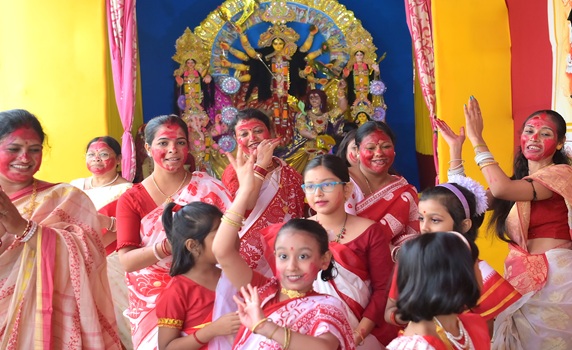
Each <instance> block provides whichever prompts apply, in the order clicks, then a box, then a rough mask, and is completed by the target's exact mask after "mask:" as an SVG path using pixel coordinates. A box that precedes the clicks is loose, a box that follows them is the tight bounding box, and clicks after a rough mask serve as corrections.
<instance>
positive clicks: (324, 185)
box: [304, 154, 398, 350]
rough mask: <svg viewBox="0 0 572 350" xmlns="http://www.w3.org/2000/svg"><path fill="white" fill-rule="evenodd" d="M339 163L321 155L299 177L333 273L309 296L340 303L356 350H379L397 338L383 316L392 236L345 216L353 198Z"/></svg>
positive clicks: (374, 224) (371, 223)
mask: <svg viewBox="0 0 572 350" xmlns="http://www.w3.org/2000/svg"><path fill="white" fill-rule="evenodd" d="M349 180H350V176H349V173H348V168H347V167H346V166H345V164H344V161H343V160H342V159H341V158H338V157H336V156H334V155H330V154H326V155H323V156H318V157H316V158H314V159H313V160H311V161H310V162H309V163H308V165H307V166H306V170H305V171H304V190H305V191H306V199H307V200H308V204H309V205H310V207H311V208H312V209H313V210H314V211H316V213H317V214H316V215H314V216H312V217H310V218H309V219H310V220H315V221H317V222H319V223H320V224H321V225H322V226H323V227H324V228H325V229H326V231H328V234H329V236H330V237H329V239H330V251H331V252H332V254H333V257H334V261H335V269H336V270H337V273H336V274H335V277H334V278H333V279H331V280H328V281H324V280H322V279H321V278H317V279H316V281H314V290H315V291H317V292H320V293H324V294H329V295H332V296H335V297H337V298H339V299H340V300H342V301H343V302H344V305H345V306H346V309H347V311H348V315H349V317H348V319H349V321H350V325H351V326H352V329H353V331H354V340H355V343H356V344H357V345H358V349H360V348H362V349H371V350H373V349H383V346H384V345H387V344H389V342H390V341H391V340H392V339H393V338H395V337H396V336H397V331H398V328H397V327H395V326H392V325H390V324H387V323H386V322H385V320H384V319H383V311H384V310H385V303H386V300H387V293H388V285H389V281H390V277H391V271H392V270H393V261H392V260H391V253H390V250H389V239H390V237H391V234H390V232H389V230H387V229H385V228H384V227H383V226H382V225H381V224H380V223H379V222H376V221H373V220H369V219H365V218H361V217H358V216H355V215H349V214H347V213H346V212H345V210H344V202H345V199H346V198H347V197H348V196H350V195H351V193H352V185H351V183H350V182H349Z"/></svg>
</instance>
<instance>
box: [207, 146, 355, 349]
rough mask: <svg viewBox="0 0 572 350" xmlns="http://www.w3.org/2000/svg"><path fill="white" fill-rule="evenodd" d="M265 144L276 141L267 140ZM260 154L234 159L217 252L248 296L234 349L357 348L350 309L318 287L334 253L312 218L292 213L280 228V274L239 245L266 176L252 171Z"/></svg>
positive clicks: (224, 267) (277, 246) (277, 254)
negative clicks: (233, 184)
mask: <svg viewBox="0 0 572 350" xmlns="http://www.w3.org/2000/svg"><path fill="white" fill-rule="evenodd" d="M260 146H261V147H263V148H264V147H271V145H269V144H268V141H262V142H261V145H260ZM254 156H255V154H254V155H251V157H250V158H249V159H248V160H246V159H245V158H244V157H243V154H242V151H241V150H240V149H239V150H238V155H237V159H236V160H234V158H233V157H232V156H231V155H229V159H230V160H231V163H232V164H233V166H234V168H235V169H236V170H237V174H238V179H239V181H240V190H239V191H238V194H237V196H236V198H235V200H234V201H233V203H232V205H231V206H230V208H229V209H228V210H227V211H226V212H225V214H224V215H223V216H222V218H221V224H220V226H219V229H218V231H217V234H216V236H215V239H214V242H213V253H214V255H215V257H216V259H217V261H218V262H219V264H220V266H221V268H222V270H223V272H224V274H225V275H226V276H227V277H228V279H229V280H230V281H231V282H232V284H233V285H234V286H235V287H236V288H240V290H241V294H242V296H243V297H244V302H242V301H241V300H239V299H238V298H236V296H235V297H234V299H235V301H236V302H237V304H238V312H239V316H240V319H241V322H242V324H243V327H241V330H239V333H238V336H237V340H236V342H235V344H234V349H252V350H254V349H276V348H279V347H281V348H283V349H288V348H290V346H291V348H292V349H316V350H318V349H344V350H345V349H355V345H354V341H353V338H352V335H351V334H352V331H351V328H350V326H349V324H348V321H347V318H346V312H345V309H344V306H343V305H342V303H341V301H340V300H338V299H337V298H334V297H331V296H327V295H322V294H318V293H316V292H314V291H313V289H312V283H313V281H314V279H315V278H316V277H317V275H318V272H319V271H323V272H322V278H327V277H328V276H329V277H331V274H330V275H329V274H328V273H331V269H332V265H331V253H330V252H329V249H328V237H327V232H326V231H325V230H324V228H323V227H322V226H321V225H319V224H318V223H317V222H315V221H313V220H306V219H291V220H290V221H288V223H286V224H285V225H284V226H283V227H282V228H281V229H280V231H279V232H278V234H277V238H276V243H275V245H274V248H275V251H276V252H275V264H276V276H277V277H272V278H267V277H264V276H263V275H261V274H259V273H257V272H255V271H253V270H252V269H251V268H250V267H249V266H248V264H247V263H246V262H245V261H244V260H243V258H242V257H241V255H240V253H239V251H238V250H237V245H236V243H237V232H238V230H239V229H240V227H241V226H242V220H243V219H244V213H245V212H246V208H247V204H248V202H249V201H250V200H251V199H252V197H253V198H256V196H257V193H256V192H255V191H254V189H256V188H257V187H258V186H259V185H256V184H255V182H256V181H262V180H261V179H259V178H258V177H257V176H256V177H255V173H254V171H253V166H254V162H255V159H254V158H255V157H254Z"/></svg>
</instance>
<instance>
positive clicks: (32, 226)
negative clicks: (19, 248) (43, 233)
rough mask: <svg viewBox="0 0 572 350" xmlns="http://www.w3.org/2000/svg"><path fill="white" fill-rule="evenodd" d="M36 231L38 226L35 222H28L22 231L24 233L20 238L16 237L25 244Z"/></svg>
mask: <svg viewBox="0 0 572 350" xmlns="http://www.w3.org/2000/svg"><path fill="white" fill-rule="evenodd" d="M37 230H38V224H37V223H36V222H35V221H32V220H28V224H27V225H26V228H25V229H24V232H23V233H22V235H21V236H19V237H18V240H19V241H20V242H22V243H26V242H28V241H29V240H30V238H32V237H33V236H34V234H35V233H36V231H37Z"/></svg>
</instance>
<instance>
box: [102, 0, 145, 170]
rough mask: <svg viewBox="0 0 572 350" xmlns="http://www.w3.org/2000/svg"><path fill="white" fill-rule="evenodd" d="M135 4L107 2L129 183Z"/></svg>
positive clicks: (124, 167) (124, 165)
mask: <svg viewBox="0 0 572 350" xmlns="http://www.w3.org/2000/svg"><path fill="white" fill-rule="evenodd" d="M135 1H136V0H106V11H107V32H108V34H109V51H110V53H111V68H112V72H113V86H114V88H115V101H116V103H117V109H118V110H119V117H120V118H121V124H122V125H123V136H122V137H121V154H122V156H123V157H122V161H121V169H122V175H123V177H124V178H126V179H127V180H129V181H133V179H134V178H135V144H134V142H133V136H132V135H131V127H132V126H133V111H134V109H135V86H136V75H137V26H136V21H135Z"/></svg>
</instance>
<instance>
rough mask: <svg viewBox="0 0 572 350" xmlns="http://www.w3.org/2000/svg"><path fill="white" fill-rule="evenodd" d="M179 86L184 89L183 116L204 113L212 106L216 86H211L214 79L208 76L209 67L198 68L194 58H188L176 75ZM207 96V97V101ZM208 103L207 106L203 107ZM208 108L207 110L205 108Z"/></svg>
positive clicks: (182, 92) (182, 93) (182, 94)
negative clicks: (198, 112) (197, 112)
mask: <svg viewBox="0 0 572 350" xmlns="http://www.w3.org/2000/svg"><path fill="white" fill-rule="evenodd" d="M174 75H175V81H176V82H177V86H178V87H180V88H182V91H181V94H180V95H181V96H184V105H183V104H181V106H179V107H184V108H181V109H183V115H187V114H189V113H190V112H191V111H193V112H196V111H203V110H205V109H206V108H208V107H209V106H210V104H211V96H212V94H213V93H214V91H210V90H212V89H214V85H209V84H210V82H211V80H212V78H211V76H210V74H208V69H207V67H204V68H202V67H197V61H196V60H195V59H194V58H187V59H186V60H185V62H184V65H181V67H179V69H177V70H176V71H175V73H174ZM205 96H206V97H207V98H206V99H205ZM205 103H206V106H204V107H203V105H204V104H205ZM205 107H206V108H205Z"/></svg>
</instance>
